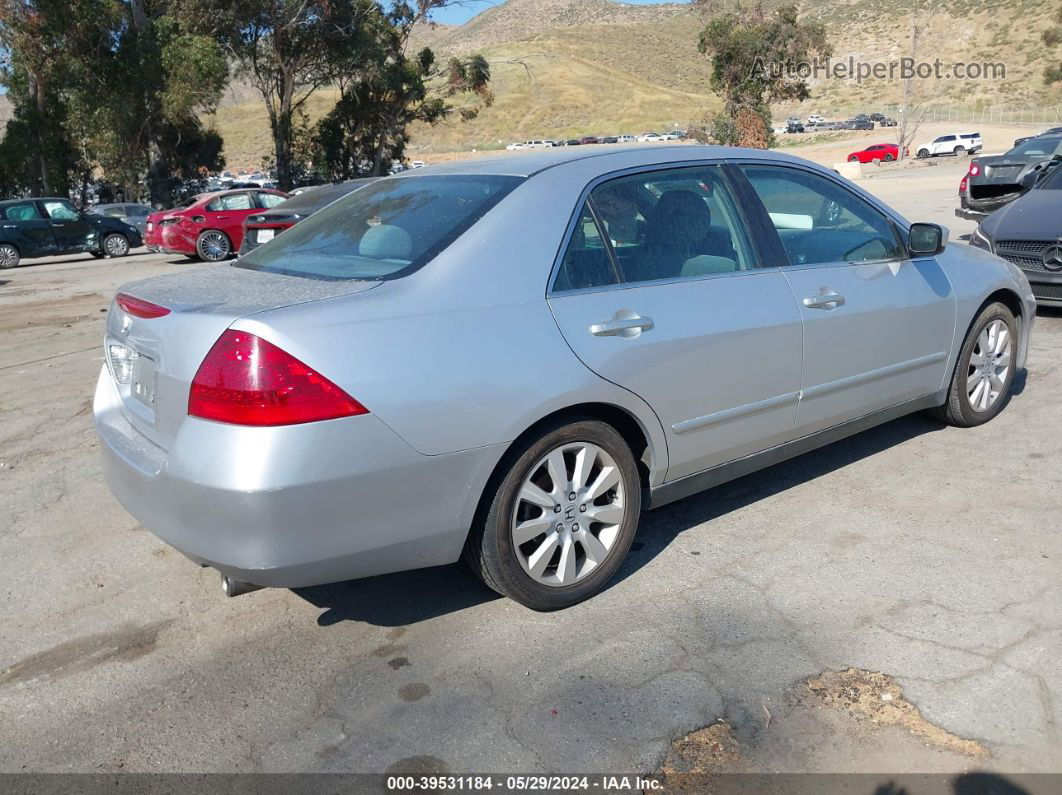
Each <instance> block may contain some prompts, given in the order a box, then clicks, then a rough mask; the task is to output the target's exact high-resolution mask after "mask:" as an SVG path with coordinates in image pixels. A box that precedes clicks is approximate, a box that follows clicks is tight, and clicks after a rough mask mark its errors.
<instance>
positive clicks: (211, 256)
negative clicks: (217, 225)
mask: <svg viewBox="0 0 1062 795" xmlns="http://www.w3.org/2000/svg"><path fill="white" fill-rule="evenodd" d="M195 251H196V253H197V254H198V255H199V259H201V260H204V261H206V262H221V261H222V260H224V259H228V257H229V255H230V254H232V243H231V242H230V241H229V236H228V235H226V234H225V233H224V232H221V231H218V230H217V229H208V230H207V231H205V232H202V233H200V235H199V239H198V240H196V243H195Z"/></svg>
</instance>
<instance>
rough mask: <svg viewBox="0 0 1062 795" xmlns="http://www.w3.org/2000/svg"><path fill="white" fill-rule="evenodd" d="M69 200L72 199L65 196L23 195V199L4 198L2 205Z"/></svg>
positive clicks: (0, 204) (0, 205) (0, 203)
mask: <svg viewBox="0 0 1062 795" xmlns="http://www.w3.org/2000/svg"><path fill="white" fill-rule="evenodd" d="M56 201H57V202H68V201H70V199H68V198H66V197H64V196H23V197H22V198H21V199H4V201H0V207H6V206H7V205H9V204H21V203H22V202H56Z"/></svg>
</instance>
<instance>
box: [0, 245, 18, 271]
mask: <svg viewBox="0 0 1062 795" xmlns="http://www.w3.org/2000/svg"><path fill="white" fill-rule="evenodd" d="M21 261H22V254H21V253H20V252H19V250H18V247H17V246H15V245H14V244H13V243H0V268H4V269H5V270H6V269H7V268H17V267H18V264H19V262H21Z"/></svg>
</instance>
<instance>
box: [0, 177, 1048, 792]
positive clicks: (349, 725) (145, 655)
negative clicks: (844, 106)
mask: <svg viewBox="0 0 1062 795" xmlns="http://www.w3.org/2000/svg"><path fill="white" fill-rule="evenodd" d="M952 170H954V171H955V173H956V174H958V173H959V170H961V165H959V164H956V165H955V166H944V167H942V168H941V169H939V170H938V169H934V170H933V173H932V174H930V175H928V176H927V175H924V174H921V173H920V174H917V175H913V176H910V177H904V178H896V179H889V178H882V179H870V180H868V181H867V182H866V185H867V186H868V187H869V188H870V189H871V190H874V191H875V192H879V193H880V194H881V195H882V196H883V197H884V198H885V199H886V200H887V201H891V202H893V203H895V204H896V206H898V207H899V208H900V209H901V210H905V209H907V208H908V207H910V208H912V209H911V210H910V211H909V215H911V216H912V217H917V218H918V219H920V220H921V219H927V220H940V221H943V222H944V223H949V224H950V225H951V226H952V227H953V233H954V234H953V237H956V236H959V235H961V234H962V233H964V232H967V233H968V232H969V228H968V227H964V226H963V225H962V224H961V222H960V223H951V222H953V221H955V220H956V219H953V218H950V217H949V215H950V213H951V208H952V207H953V206H954V186H955V184H956V183H957V181H958V177H957V176H955V177H954V179H952V177H953V176H954V175H953V174H952V173H951V171H952ZM930 205H931V206H930ZM927 207H929V209H931V210H932V212H928V215H929V217H928V218H927ZM934 213H935V216H934ZM188 267H190V266H189V264H188V263H186V262H185V261H183V260H178V259H177V258H167V257H164V256H161V255H147V254H138V255H136V256H133V257H130V258H127V259H123V260H117V261H114V260H103V261H97V260H94V259H91V258H89V257H68V258H57V259H52V260H48V261H41V262H38V263H31V264H28V265H27V266H25V267H22V268H19V269H17V270H13V271H2V272H0V594H2V596H3V604H4V610H3V618H2V620H0V771H7V772H16V771H84V772H118V771H185V772H193V771H195V772H215V771H358V772H384V771H410V770H418V771H425V770H432V771H450V772H454V773H458V772H474V771H475V772H484V771H497V772H503V771H504V772H534V771H544V772H554V773H565V772H575V771H581V772H593V771H618V772H632V773H633V772H641V771H652V770H654V769H656V768H657V766H658V765H659V764H660V763H661V760H662V759H663V758H664V755H665V753H666V752H667V751H668V749H669V746H670V745H671V743H672V741H674V740H676V739H677V738H680V737H683V736H684V735H686V734H687V733H688V732H691V731H693V730H695V729H698V728H699V727H703V726H707V725H709V724H712V723H713V722H715V721H717V720H719V719H721V718H724V719H725V720H726V722H727V724H728V725H729V726H730V727H732V731H733V737H734V739H735V740H736V742H737V743H738V745H739V746H740V762H739V763H737V764H738V767H740V769H745V770H752V771H762V772H768V771H788V772H804V771H816V772H847V771H854V772H864V771H866V772H881V771H889V772H896V773H898V772H905V771H916V772H957V771H963V770H970V769H975V768H976V769H981V770H992V771H998V772H1004V773H1005V772H1011V773H1018V772H1044V771H1056V772H1057V771H1062V742H1060V739H1062V738H1060V729H1059V726H1060V722H1062V577H1060V573H1062V568H1060V564H1062V540H1060V530H1062V449H1060V444H1059V443H1060V441H1062V410H1060V404H1059V395H1060V394H1062V313H1060V312H1052V311H1049V310H1043V311H1041V313H1040V317H1039V318H1038V320H1037V324H1036V329H1035V336H1034V339H1033V342H1032V352H1031V357H1030V361H1029V367H1028V371H1027V373H1026V374H1025V375H1024V377H1019V379H1018V381H1017V385H1016V389H1015V394H1014V396H1013V398H1012V400H1011V403H1010V405H1009V407H1008V408H1007V410H1006V411H1005V412H1004V413H1003V414H1002V415H1001V416H1000V417H999V418H998V419H997V420H996V421H994V422H992V423H990V424H989V425H987V426H984V427H982V428H978V429H973V430H956V429H950V428H949V429H944V428H941V427H940V426H938V425H937V424H935V423H934V422H932V421H931V420H929V419H927V418H925V417H923V416H912V417H908V418H905V419H902V420H899V421H896V422H893V423H891V424H888V425H886V426H883V427H881V428H878V429H875V430H872V431H869V432H866V433H864V434H861V435H859V436H857V437H854V438H852V439H849V440H847V441H844V442H841V443H838V444H835V445H833V446H832V447H829V448H826V449H823V450H820V451H818V452H816V453H813V454H810V455H807V456H804V457H803V458H799V459H796V460H794V461H790V462H787V463H785V464H782V465H779V466H776V467H774V468H772V469H769V470H767V471H764V472H761V473H758V474H755V475H752V476H749V477H746V478H743V479H741V480H738V481H735V482H733V483H730V484H728V485H726V486H723V487H720V488H718V489H716V490H714V491H712V492H708V493H705V494H702V495H699V496H697V497H694V498H691V499H688V500H685V501H683V502H680V503H677V504H673V505H670V506H668V507H666V508H664V509H663V510H661V511H658V512H654V513H650V514H647V515H645V517H644V520H643V523H642V527H641V530H640V534H639V536H638V538H637V541H636V545H635V549H634V550H633V551H632V554H631V556H630V559H629V561H628V562H627V564H626V565H625V567H624V568H623V570H622V574H621V576H620V578H619V579H618V581H617V582H616V583H615V584H614V585H613V586H612V587H611V588H610V589H609V590H608V591H606V592H605V593H603V594H602V595H600V596H598V597H597V598H595V599H593V600H591V601H589V602H587V603H584V604H582V605H579V606H577V607H575V608H572V609H570V610H567V611H564V612H561V613H554V614H537V613H533V612H529V611H527V610H525V609H524V608H522V607H520V606H518V605H516V604H513V603H511V602H508V601H506V600H503V599H500V598H496V597H495V596H494V595H493V594H492V593H491V592H490V591H488V590H486V589H485V588H484V587H483V586H481V585H480V584H478V583H477V582H476V581H475V580H473V579H472V577H471V576H470V575H468V574H466V573H465V572H464V571H463V570H462V569H461V568H459V567H458V566H453V567H445V568H440V569H433V570H427V571H420V572H410V573H405V574H400V575H394V576H387V577H379V578H375V579H371V580H363V581H358V582H350V583H343V584H339V585H333V586H328V587H322V588H314V589H306V590H301V591H297V592H292V591H286V590H267V591H259V592H256V593H253V594H250V595H247V596H243V597H240V598H237V599H224V598H223V597H222V595H221V592H220V586H219V583H218V577H217V575H216V573H214V572H212V571H210V570H206V569H200V568H198V567H197V566H195V565H193V564H192V563H190V562H188V561H187V560H186V559H184V558H183V557H182V556H181V555H180V554H179V553H176V552H175V551H173V550H171V549H169V548H168V547H167V546H165V545H164V544H163V543H162V542H160V541H158V540H157V539H156V538H155V537H154V536H152V535H151V534H150V533H148V532H146V531H144V530H143V529H142V528H141V527H139V525H138V524H137V523H136V522H135V521H134V520H133V519H131V518H130V517H129V516H128V515H127V514H125V512H124V511H123V510H122V509H121V508H120V507H119V506H118V504H117V503H116V502H115V501H114V499H113V498H112V497H111V496H110V494H109V493H108V491H107V489H106V488H105V486H104V485H103V482H102V479H101V477H100V467H99V462H98V450H97V443H96V440H95V435H94V432H93V429H92V421H91V410H90V403H91V396H92V391H93V385H94V383H95V379H96V376H97V373H98V371H99V368H100V365H101V363H102V350H101V346H100V340H101V335H102V332H103V317H104V316H103V310H104V309H105V308H106V306H107V304H108V301H109V297H110V295H111V294H112V293H113V291H114V288H115V287H116V286H117V285H119V284H120V283H122V282H124V281H126V280H130V279H133V278H141V277H144V276H147V275H150V274H153V273H160V274H161V273H166V272H171V271H180V270H184V269H186V268H188ZM850 667H852V668H858V669H863V670H865V671H872V672H882V673H884V674H886V675H888V676H889V677H892V679H893V680H894V681H895V682H896V683H897V684H898V685H899V686H900V687H902V689H903V695H904V697H905V698H906V699H908V700H909V701H910V702H911V703H913V704H914V705H915V706H916V707H917V709H918V710H920V711H921V715H922V716H923V717H924V718H925V719H926V720H927V721H929V722H930V723H932V724H933V725H935V726H936V727H938V728H940V729H941V730H942V731H943V732H947V733H950V734H953V735H957V736H958V737H960V738H966V739H970V740H973V741H976V743H977V744H980V746H983V747H984V748H985V749H987V755H986V756H978V757H974V756H964V755H963V754H961V753H956V752H955V751H954V750H953V749H951V748H949V747H944V746H940V745H934V744H932V743H931V742H928V741H927V740H926V739H925V737H923V736H919V735H916V734H913V733H911V732H910V731H907V730H905V729H904V728H903V727H902V726H897V725H883V724H877V723H875V722H873V721H872V720H869V719H866V718H864V717H861V716H860V715H857V714H854V713H850V712H846V711H845V710H844V709H841V708H836V707H834V706H830V705H827V704H825V703H823V702H821V701H817V700H816V699H815V698H813V697H811V695H810V691H809V690H808V688H807V687H806V686H805V684H804V682H805V680H807V679H808V678H809V677H814V676H818V675H820V674H822V673H823V672H829V671H843V670H844V669H847V668H850ZM768 715H769V716H770V718H769V719H768V718H767V716H768Z"/></svg>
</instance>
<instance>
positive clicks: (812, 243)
mask: <svg viewBox="0 0 1062 795" xmlns="http://www.w3.org/2000/svg"><path fill="white" fill-rule="evenodd" d="M742 170H743V171H744V173H745V176H746V177H747V178H748V180H749V183H750V184H751V185H752V189H753V190H754V191H755V192H756V195H757V196H759V199H760V201H761V202H762V204H763V206H764V208H765V209H766V210H767V213H768V215H769V216H770V218H771V221H772V223H773V224H774V228H775V229H776V230H777V232H778V236H779V237H780V238H781V241H782V245H783V246H784V247H785V250H786V253H787V254H788V255H789V261H790V263H791V264H793V265H819V264H824V263H831V262H850V263H857V262H868V261H877V260H892V259H900V258H902V257H903V256H904V253H903V248H902V247H901V245H900V241H899V239H898V238H897V236H896V229H895V227H894V226H893V224H892V223H891V221H889V219H888V218H887V217H886V216H885V215H884V214H883V213H881V212H880V211H879V210H877V209H876V208H874V207H873V206H871V205H870V204H868V203H867V202H865V201H863V200H862V199H860V198H859V197H858V196H856V195H855V194H853V193H851V192H850V191H848V190H845V189H844V188H843V187H842V186H840V185H838V184H837V183H835V182H834V181H833V180H830V179H827V178H826V177H822V176H819V175H818V174H813V173H811V172H809V171H804V170H803V169H796V168H785V167H780V166H743V167H742Z"/></svg>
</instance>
